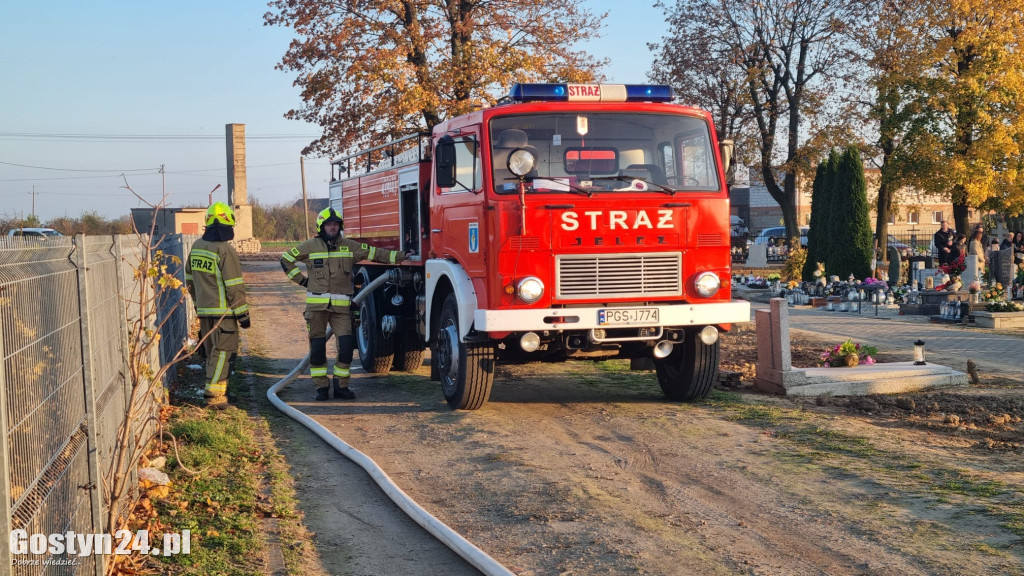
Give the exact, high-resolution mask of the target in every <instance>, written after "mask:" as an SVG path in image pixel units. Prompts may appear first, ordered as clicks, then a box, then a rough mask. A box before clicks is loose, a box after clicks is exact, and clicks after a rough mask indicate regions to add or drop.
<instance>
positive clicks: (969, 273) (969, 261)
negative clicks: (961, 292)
mask: <svg viewBox="0 0 1024 576" xmlns="http://www.w3.org/2000/svg"><path fill="white" fill-rule="evenodd" d="M979 268H980V267H979V266H978V255H977V254H967V255H966V256H964V273H963V276H961V280H962V281H963V283H964V286H970V285H971V283H972V282H981V270H980V269H979Z"/></svg>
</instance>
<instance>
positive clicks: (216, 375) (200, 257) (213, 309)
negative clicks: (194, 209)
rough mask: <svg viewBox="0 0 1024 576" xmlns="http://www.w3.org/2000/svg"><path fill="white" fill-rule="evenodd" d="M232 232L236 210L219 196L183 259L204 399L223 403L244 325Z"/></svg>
mask: <svg viewBox="0 0 1024 576" xmlns="http://www.w3.org/2000/svg"><path fill="white" fill-rule="evenodd" d="M234 237H235V213H234V212H233V211H232V210H231V207H230V206H228V205H227V204H225V203H223V202H215V203H214V204H213V205H212V206H210V207H209V208H208V209H207V210H206V230H205V231H204V232H203V237H202V238H201V239H199V240H196V242H195V243H194V244H192V249H191V250H190V251H189V254H188V261H187V262H185V283H186V284H187V285H188V292H189V294H190V295H191V296H192V301H193V303H195V307H196V315H197V316H199V330H200V337H201V338H203V349H204V350H205V351H206V392H205V393H204V396H205V398H206V405H207V406H209V407H211V408H217V409H223V408H226V407H227V403H228V399H227V390H228V376H230V375H231V372H232V370H233V368H234V362H235V358H236V356H237V355H238V328H239V326H241V327H242V328H246V329H247V328H249V325H250V322H249V305H248V304H246V302H245V283H244V282H243V281H242V267H241V265H240V264H239V262H238V253H236V252H235V249H234V247H233V246H231V244H229V243H228V241H229V240H232V239H233V238H234Z"/></svg>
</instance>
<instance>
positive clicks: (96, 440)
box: [0, 235, 196, 576]
mask: <svg viewBox="0 0 1024 576" xmlns="http://www.w3.org/2000/svg"><path fill="white" fill-rule="evenodd" d="M195 238H196V237H193V236H181V235H175V236H170V237H167V238H164V239H163V240H162V241H161V242H160V245H159V247H158V249H160V250H162V251H163V253H164V254H165V255H166V256H168V257H176V258H177V260H176V261H175V260H174V258H167V262H166V263H167V264H168V271H170V272H173V273H174V274H175V275H176V276H177V277H178V278H179V279H180V280H182V281H184V270H183V266H182V265H181V261H182V260H183V256H184V255H185V254H187V251H188V249H189V248H190V247H191V244H192V242H193V241H194V240H195ZM148 248H149V241H148V238H147V237H138V236H129V235H118V236H88V237H87V236H85V235H78V236H75V237H74V238H70V237H65V238H59V239H55V240H47V241H37V240H23V239H21V238H6V237H5V238H0V430H3V432H4V434H3V436H2V437H0V506H2V507H3V509H2V510H0V533H2V534H4V535H10V534H11V531H12V530H24V531H25V532H26V533H27V534H29V535H32V534H44V535H50V534H66V533H68V532H70V531H73V532H75V533H76V534H104V533H107V532H108V526H106V525H105V524H106V518H107V511H108V509H109V506H110V502H106V501H105V499H106V496H105V494H106V492H105V490H104V489H103V486H104V480H103V479H104V477H107V478H109V477H111V475H112V474H113V473H114V471H115V469H118V468H120V469H121V470H120V472H122V473H126V474H130V475H132V479H131V484H130V485H131V486H132V491H131V494H130V495H129V497H127V498H124V499H123V501H122V503H121V505H122V509H121V510H119V512H121V513H122V514H124V515H125V516H127V512H128V511H129V510H130V508H131V506H133V505H134V502H135V500H136V497H137V480H136V479H135V478H134V474H135V473H136V465H137V463H136V462H121V463H119V462H117V461H116V460H117V458H116V454H117V451H116V444H117V438H118V429H119V428H120V427H121V425H122V423H123V422H124V421H125V418H126V415H127V407H128V405H129V402H130V396H131V392H132V382H131V381H130V380H131V378H130V376H129V374H130V372H129V369H128V355H129V350H130V348H129V339H130V338H134V337H135V336H133V331H132V327H133V326H145V327H150V328H153V329H155V330H158V331H159V333H160V335H161V345H160V348H159V350H157V349H156V348H155V347H154V348H153V349H152V357H151V358H149V359H148V362H149V363H150V364H151V365H153V366H161V365H163V364H165V363H166V362H168V361H169V360H171V359H172V358H173V357H174V355H175V353H176V352H177V351H178V349H180V347H181V346H183V345H184V344H185V343H186V339H187V338H188V336H189V326H190V325H191V319H190V317H189V316H190V314H191V309H190V308H191V307H190V306H187V305H182V304H183V303H182V302H181V300H180V298H179V297H177V296H170V295H167V294H164V295H162V296H161V297H159V298H156V299H155V300H154V292H153V286H152V284H151V281H152V279H151V278H148V277H146V275H145V274H139V266H140V263H142V262H143V260H144V257H145V255H146V250H147V249H148ZM147 302H148V304H147ZM154 304H155V308H156V309H155V310H153V307H154ZM147 401H148V402H150V405H148V406H145V407H144V409H143V410H141V413H142V414H146V415H148V414H150V413H151V412H152V410H155V408H156V406H155V402H154V401H153V400H152V398H147ZM131 424H132V426H133V428H134V429H135V430H141V431H143V434H142V435H141V436H139V437H141V438H148V437H149V436H150V435H151V434H152V430H153V428H152V421H151V420H150V419H149V418H148V417H146V418H140V419H139V420H138V421H137V422H133V423H131ZM147 426H148V427H149V428H145V427H147ZM147 432H148V433H147ZM5 537H6V536H5ZM115 545H116V543H115ZM47 560H49V562H47ZM104 562H105V559H104V557H103V556H99V555H89V556H78V555H77V554H67V553H65V554H60V555H52V556H51V555H42V556H37V555H32V554H24V555H19V554H13V550H12V549H11V547H10V546H0V566H10V567H11V571H10V573H11V574H14V575H17V576H29V575H33V576H34V575H47V576H49V575H78V574H82V575H101V574H103V569H104Z"/></svg>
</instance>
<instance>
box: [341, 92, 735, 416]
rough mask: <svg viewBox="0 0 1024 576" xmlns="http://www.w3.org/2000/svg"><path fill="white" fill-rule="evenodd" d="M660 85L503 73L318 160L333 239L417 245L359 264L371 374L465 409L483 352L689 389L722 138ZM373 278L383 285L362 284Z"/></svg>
mask: <svg viewBox="0 0 1024 576" xmlns="http://www.w3.org/2000/svg"><path fill="white" fill-rule="evenodd" d="M672 99H673V95H672V91H671V88H669V87H667V86H647V85H596V84H595V85H590V84H587V85H578V84H517V85H515V86H514V87H513V89H512V91H511V93H510V94H509V96H508V97H507V98H505V99H504V100H503V101H502V102H500V103H499V104H498V105H496V106H494V107H491V108H488V109H484V110H479V111H476V112H473V113H470V114H466V115H463V116H459V117H456V118H452V119H450V120H448V121H446V122H444V123H442V124H440V125H438V126H436V127H435V128H434V130H433V133H432V134H430V135H426V134H417V135H412V136H409V137H406V138H403V139H401V140H397V141H395V142H389V143H387V144H385V145H382V146H378V147H375V148H372V149H369V150H364V151H362V152H359V153H357V154H353V155H351V156H347V157H345V158H342V159H340V160H337V161H333V162H332V182H331V185H330V186H331V202H332V205H333V206H334V207H335V209H336V210H339V211H340V212H341V213H342V216H343V218H344V220H345V234H346V236H348V237H350V238H357V239H359V238H362V239H363V241H365V242H367V243H372V244H374V245H377V246H384V247H388V248H394V249H403V250H406V251H408V252H413V253H415V255H414V256H412V257H411V258H410V260H408V261H406V262H403V263H401V264H400V265H397V266H394V267H390V268H391V271H389V270H388V269H389V267H388V266H384V265H379V264H373V263H363V265H362V266H361V267H360V268H359V269H358V270H357V272H356V274H357V280H358V284H360V285H362V286H364V287H370V289H372V290H373V292H372V293H370V294H369V297H367V298H365V299H364V300H363V301H362V303H361V304H360V306H359V309H358V314H356V315H354V316H357V317H358V319H357V321H356V322H357V325H356V326H355V328H354V330H355V334H356V336H357V342H358V348H359V353H360V357H361V360H362V364H363V366H364V367H365V368H366V369H367V370H370V371H374V372H386V371H388V370H389V369H399V370H405V369H413V368H415V367H417V366H419V365H420V364H421V363H422V358H423V350H424V349H425V348H427V347H429V349H430V352H431V354H430V356H431V375H432V377H433V378H435V379H438V380H440V382H441V388H442V392H443V394H444V396H445V399H446V400H447V401H448V403H449V404H450V405H452V406H453V407H455V408H461V409H476V408H479V407H480V406H482V405H483V404H484V403H485V402H486V401H487V399H488V396H489V395H490V391H491V387H492V385H493V381H494V369H495V365H496V364H497V363H499V362H507V363H523V362H534V361H564V360H568V359H583V358H586V359H605V358H629V359H632V360H634V365H635V366H643V365H645V364H648V365H649V364H653V368H654V369H655V371H656V373H657V377H658V382H659V384H660V385H661V388H662V390H663V391H664V393H665V395H666V396H667V397H669V398H670V399H673V400H679V401H689V400H694V399H699V398H703V397H704V396H706V395H707V394H708V392H709V391H710V390H711V388H712V387H713V385H714V383H715V381H716V380H717V375H718V356H719V347H718V336H719V332H720V331H722V330H728V329H729V328H730V324H731V323H735V322H747V321H749V319H750V308H749V304H748V303H747V302H743V301H732V299H731V284H730V282H731V255H730V250H731V243H730V222H729V195H728V187H727V184H726V178H725V170H726V168H727V166H725V165H724V163H723V160H724V162H728V156H729V154H730V153H731V145H729V144H728V143H726V144H725V145H723V146H722V147H721V149H720V147H719V143H718V142H717V140H716V136H715V131H714V129H713V127H712V123H711V118H710V115H709V114H708V113H707V112H705V111H701V110H697V109H693V108H689V107H685V106H680V105H675V104H672V103H671V100H672ZM384 274H388V278H387V279H386V281H384V282H380V281H378V282H376V283H375V284H374V285H373V286H372V287H371V283H373V282H374V280H376V279H377V278H379V277H380V276H381V275H384Z"/></svg>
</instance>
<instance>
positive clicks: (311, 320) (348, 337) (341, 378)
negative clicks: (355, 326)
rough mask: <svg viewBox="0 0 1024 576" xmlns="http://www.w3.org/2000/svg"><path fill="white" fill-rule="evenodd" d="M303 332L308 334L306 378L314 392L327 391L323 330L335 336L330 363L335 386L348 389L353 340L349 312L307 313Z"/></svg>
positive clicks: (343, 310)
mask: <svg viewBox="0 0 1024 576" xmlns="http://www.w3.org/2000/svg"><path fill="white" fill-rule="evenodd" d="M304 316H305V318H306V330H307V331H308V332H309V376H310V378H312V380H313V385H314V386H315V387H316V388H327V387H328V386H330V384H331V381H330V379H329V378H328V376H327V326H330V327H331V329H332V330H333V331H334V334H335V336H337V338H338V341H337V344H338V359H337V361H336V362H335V363H334V371H333V374H334V377H335V378H337V381H338V386H340V387H341V388H346V387H348V379H349V374H350V372H351V366H352V353H353V350H354V349H355V338H354V337H353V336H352V316H351V315H350V314H349V309H348V308H347V307H345V308H332V309H329V310H307V311H306V312H305V314H304Z"/></svg>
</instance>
